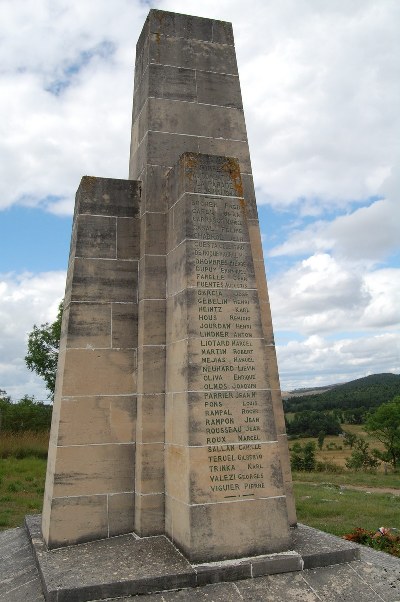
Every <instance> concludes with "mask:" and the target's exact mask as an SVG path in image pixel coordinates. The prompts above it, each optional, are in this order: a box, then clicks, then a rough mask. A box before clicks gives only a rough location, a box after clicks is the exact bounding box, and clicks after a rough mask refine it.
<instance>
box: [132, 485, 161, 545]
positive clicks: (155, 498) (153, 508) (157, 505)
mask: <svg viewBox="0 0 400 602" xmlns="http://www.w3.org/2000/svg"><path fill="white" fill-rule="evenodd" d="M164 516H165V497H164V493H150V494H147V495H142V494H140V493H138V492H136V495H135V533H137V534H138V535H140V536H141V537H146V536H147V535H157V534H160V533H165V530H164V525H165V518H164Z"/></svg>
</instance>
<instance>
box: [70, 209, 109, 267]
mask: <svg viewBox="0 0 400 602" xmlns="http://www.w3.org/2000/svg"><path fill="white" fill-rule="evenodd" d="M76 221H77V240H76V257H97V258H101V259H115V258H116V255H117V250H116V242H117V224H116V218H115V217H106V216H103V215H101V216H100V215H78V216H77V218H76Z"/></svg>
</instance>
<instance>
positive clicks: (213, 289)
mask: <svg viewBox="0 0 400 602" xmlns="http://www.w3.org/2000/svg"><path fill="white" fill-rule="evenodd" d="M187 290H191V291H192V290H202V291H221V292H224V293H226V292H227V291H242V292H245V291H249V292H250V291H257V290H258V289H256V288H237V287H235V288H234V287H231V288H209V287H204V286H197V285H196V284H188V285H187V286H185V287H184V288H181V289H180V290H179V291H176V292H174V293H167V296H166V300H167V301H168V300H169V299H173V298H174V297H176V296H177V295H180V294H181V293H184V292H185V291H187ZM199 305H200V302H199ZM201 305H207V304H204V303H202V304H201ZM221 307H222V306H221Z"/></svg>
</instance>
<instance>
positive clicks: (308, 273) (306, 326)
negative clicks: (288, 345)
mask: <svg viewBox="0 0 400 602" xmlns="http://www.w3.org/2000/svg"><path fill="white" fill-rule="evenodd" d="M269 287H270V297H271V307H272V311H273V317H274V324H275V327H277V328H278V330H288V331H292V330H297V331H299V332H300V333H302V334H303V335H316V334H318V333H333V332H345V331H355V332H356V331H365V330H369V329H375V328H376V329H381V328H382V327H385V328H389V327H391V328H397V327H398V325H399V324H400V270H399V269H395V268H391V269H390V268H386V269H381V270H379V269H378V270H375V271H371V272H360V271H359V269H358V268H357V266H351V265H345V264H341V263H340V262H337V261H336V260H335V259H334V258H333V257H332V256H330V255H328V254H326V253H319V254H315V255H312V256H311V257H309V258H307V259H305V260H303V261H301V262H298V263H296V264H295V265H294V266H292V267H291V268H290V269H289V270H288V271H287V272H286V273H284V274H280V275H279V277H275V278H274V279H272V280H271V281H270V283H269Z"/></svg>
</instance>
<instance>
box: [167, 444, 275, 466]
mask: <svg viewBox="0 0 400 602" xmlns="http://www.w3.org/2000/svg"><path fill="white" fill-rule="evenodd" d="M277 443H278V441H243V442H241V443H239V442H237V443H204V445H190V444H188V445H183V444H180V443H173V442H172V443H170V442H169V441H165V442H164V445H165V446H166V447H182V448H193V449H205V448H206V447H211V446H221V445H234V446H239V445H272V444H277ZM226 451H228V450H226ZM241 451H246V450H241ZM248 451H257V450H248ZM208 453H210V454H216V453H225V452H208ZM239 462H248V460H239Z"/></svg>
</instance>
